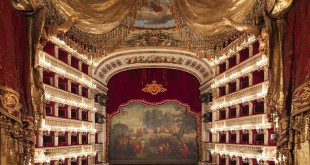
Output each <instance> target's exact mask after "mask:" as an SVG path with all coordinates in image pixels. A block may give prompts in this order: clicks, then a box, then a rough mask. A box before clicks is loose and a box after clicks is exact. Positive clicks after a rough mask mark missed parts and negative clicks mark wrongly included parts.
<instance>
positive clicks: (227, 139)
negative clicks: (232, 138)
mask: <svg viewBox="0 0 310 165" xmlns="http://www.w3.org/2000/svg"><path fill="white" fill-rule="evenodd" d="M225 135H226V143H229V133H228V131H226V132H225Z"/></svg>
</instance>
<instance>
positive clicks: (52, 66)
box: [39, 51, 96, 89]
mask: <svg viewBox="0 0 310 165" xmlns="http://www.w3.org/2000/svg"><path fill="white" fill-rule="evenodd" d="M39 65H40V66H41V67H43V68H46V69H48V70H51V71H53V72H55V73H57V74H59V75H62V76H64V77H66V78H69V79H71V80H73V81H75V82H78V83H80V84H82V85H85V86H87V87H89V88H92V89H95V88H96V85H95V84H94V83H93V79H92V78H91V77H90V76H88V75H87V74H85V73H83V72H81V71H79V70H77V69H75V68H73V67H72V66H70V65H68V64H66V63H64V62H62V61H60V60H59V59H57V58H55V57H53V56H51V55H48V54H47V53H45V52H44V51H39Z"/></svg>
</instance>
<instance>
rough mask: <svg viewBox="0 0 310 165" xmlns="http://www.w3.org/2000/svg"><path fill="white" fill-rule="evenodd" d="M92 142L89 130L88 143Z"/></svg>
mask: <svg viewBox="0 0 310 165" xmlns="http://www.w3.org/2000/svg"><path fill="white" fill-rule="evenodd" d="M90 143H91V133H90V132H88V133H87V144H90Z"/></svg>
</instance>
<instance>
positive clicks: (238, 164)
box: [236, 156, 242, 165]
mask: <svg viewBox="0 0 310 165" xmlns="http://www.w3.org/2000/svg"><path fill="white" fill-rule="evenodd" d="M241 163H242V162H240V158H239V157H238V156H236V165H240V164H241Z"/></svg>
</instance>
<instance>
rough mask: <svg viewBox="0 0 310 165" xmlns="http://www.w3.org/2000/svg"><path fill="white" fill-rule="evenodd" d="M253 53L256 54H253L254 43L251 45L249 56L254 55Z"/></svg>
mask: <svg viewBox="0 0 310 165" xmlns="http://www.w3.org/2000/svg"><path fill="white" fill-rule="evenodd" d="M253 55H255V54H253V45H252V44H250V45H249V57H252V56H253Z"/></svg>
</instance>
